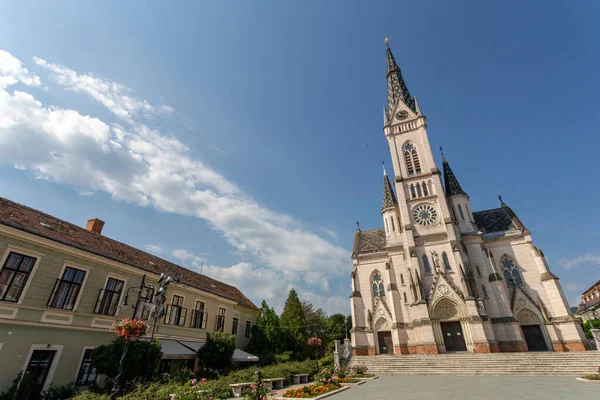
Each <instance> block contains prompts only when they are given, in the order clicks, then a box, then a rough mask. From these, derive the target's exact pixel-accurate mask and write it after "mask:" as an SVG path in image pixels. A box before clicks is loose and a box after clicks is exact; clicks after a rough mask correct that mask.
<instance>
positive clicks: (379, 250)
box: [350, 39, 585, 355]
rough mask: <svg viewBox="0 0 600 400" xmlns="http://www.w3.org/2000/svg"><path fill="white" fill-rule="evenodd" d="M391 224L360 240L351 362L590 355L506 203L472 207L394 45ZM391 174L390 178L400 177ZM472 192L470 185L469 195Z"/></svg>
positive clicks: (387, 190)
mask: <svg viewBox="0 0 600 400" xmlns="http://www.w3.org/2000/svg"><path fill="white" fill-rule="evenodd" d="M386 52H387V68H386V78H387V92H388V100H387V108H385V109H384V113H383V122H384V124H383V125H384V127H383V131H384V134H385V138H386V139H387V141H388V144H389V148H390V152H391V158H392V166H393V170H391V171H390V175H388V173H387V172H386V170H385V167H384V170H383V206H382V209H381V216H382V218H383V221H382V222H383V227H382V228H377V229H369V230H361V228H360V226H358V224H357V229H356V232H355V236H354V246H353V252H352V260H353V264H354V268H353V271H352V274H351V278H352V293H351V295H350V305H351V312H352V326H353V327H352V331H351V332H352V352H353V354H354V355H377V354H396V355H400V354H438V353H447V352H456V351H468V352H473V353H495V352H521V351H585V347H584V339H585V337H584V335H583V331H582V329H581V326H580V324H579V323H578V322H577V320H576V319H575V318H574V317H573V314H572V312H571V310H570V308H569V305H568V303H567V300H566V298H565V295H564V293H563V290H562V288H561V285H560V283H559V280H558V277H557V276H556V275H554V274H553V273H552V272H551V271H550V268H549V266H548V263H547V262H546V259H545V257H544V253H543V252H542V251H541V250H540V249H539V248H537V247H536V246H535V245H534V244H533V241H532V238H531V232H530V231H529V230H528V229H527V228H526V227H525V225H524V224H523V222H522V221H521V220H520V219H519V217H518V216H517V215H516V214H515V212H514V211H513V210H512V209H511V208H510V207H509V206H508V205H507V204H505V203H504V201H503V200H502V198H501V197H499V200H500V207H498V208H494V209H490V210H483V211H472V210H471V207H470V204H469V195H468V194H467V193H466V192H465V190H464V189H463V188H462V187H461V185H460V183H459V181H458V179H457V177H456V175H455V174H454V173H453V172H452V169H451V168H450V164H449V163H448V161H447V160H446V158H445V157H444V155H443V154H442V159H443V161H442V170H443V180H444V183H443V186H442V172H441V171H440V170H439V169H438V168H437V167H436V165H435V162H434V159H433V154H432V151H431V146H430V144H429V139H428V137H427V124H426V118H425V116H424V115H423V113H422V112H421V109H420V108H419V104H418V103H417V99H416V98H415V97H413V96H411V94H410V92H409V91H408V87H407V85H406V82H405V81H404V79H403V77H402V72H401V71H400V68H399V67H398V65H397V63H396V61H395V59H394V56H393V54H392V51H391V49H390V47H389V44H388V43H387V39H386ZM392 172H393V173H392ZM467 190H468V188H467Z"/></svg>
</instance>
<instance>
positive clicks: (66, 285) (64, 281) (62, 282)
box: [47, 267, 85, 310]
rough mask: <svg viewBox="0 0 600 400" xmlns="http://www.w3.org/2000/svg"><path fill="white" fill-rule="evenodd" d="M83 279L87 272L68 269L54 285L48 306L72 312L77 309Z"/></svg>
mask: <svg viewBox="0 0 600 400" xmlns="http://www.w3.org/2000/svg"><path fill="white" fill-rule="evenodd" d="M83 278H85V271H83V270H80V269H77V268H71V267H66V268H65V271H64V272H63V276H62V278H59V279H57V280H56V283H55V284H54V289H53V290H52V294H51V295H50V298H49V299H48V303H47V306H48V307H50V308H59V309H62V310H72V309H73V308H75V303H76V302H77V296H79V291H80V290H81V284H82V283H83Z"/></svg>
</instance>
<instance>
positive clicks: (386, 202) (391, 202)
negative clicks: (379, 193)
mask: <svg viewBox="0 0 600 400" xmlns="http://www.w3.org/2000/svg"><path fill="white" fill-rule="evenodd" d="M397 205H398V200H396V195H395V194H394V189H392V184H391V183H390V180H389V178H388V176H387V174H386V173H385V172H384V174H383V206H382V207H381V209H382V210H385V209H386V208H390V207H396V206H397Z"/></svg>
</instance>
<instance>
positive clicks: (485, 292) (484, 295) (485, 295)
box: [481, 285, 488, 297]
mask: <svg viewBox="0 0 600 400" xmlns="http://www.w3.org/2000/svg"><path fill="white" fill-rule="evenodd" d="M481 293H483V297H488V295H487V290H485V286H483V285H481Z"/></svg>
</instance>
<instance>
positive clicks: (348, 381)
mask: <svg viewBox="0 0 600 400" xmlns="http://www.w3.org/2000/svg"><path fill="white" fill-rule="evenodd" d="M335 382H336V383H358V382H362V381H361V380H360V379H354V378H350V377H346V378H338V379H336V380H335Z"/></svg>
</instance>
